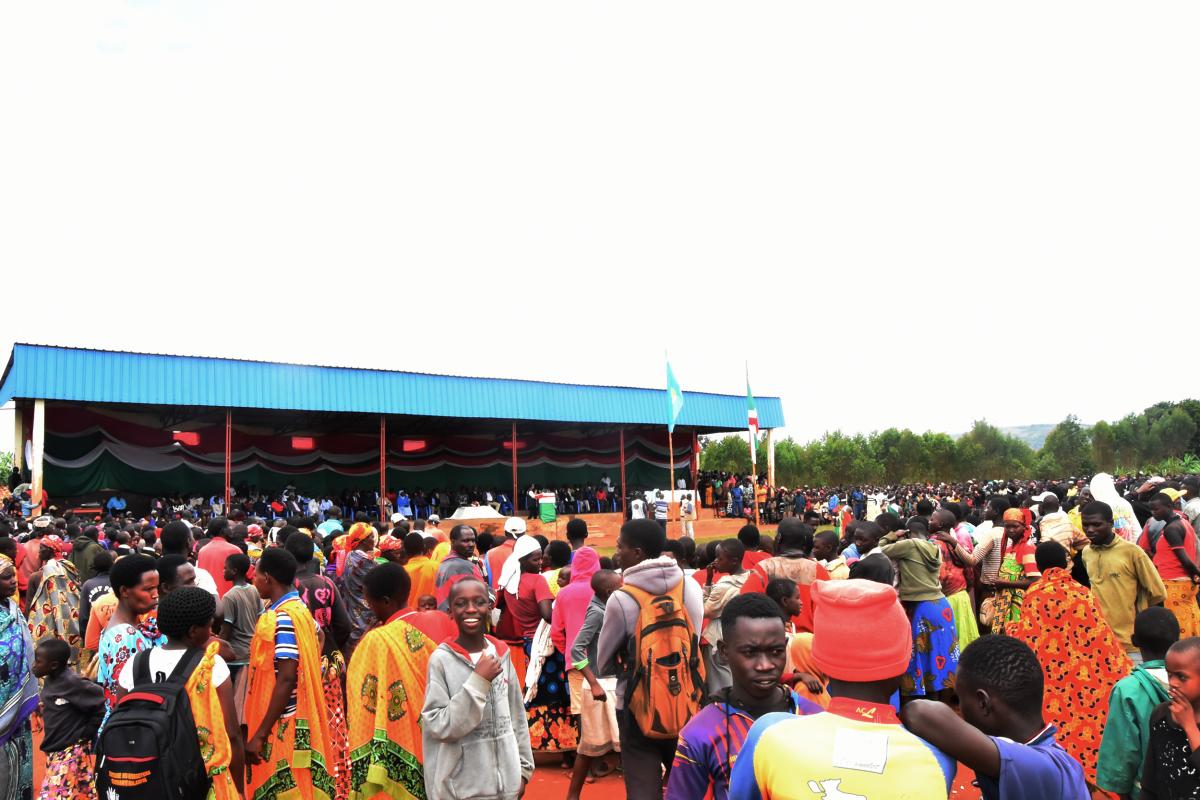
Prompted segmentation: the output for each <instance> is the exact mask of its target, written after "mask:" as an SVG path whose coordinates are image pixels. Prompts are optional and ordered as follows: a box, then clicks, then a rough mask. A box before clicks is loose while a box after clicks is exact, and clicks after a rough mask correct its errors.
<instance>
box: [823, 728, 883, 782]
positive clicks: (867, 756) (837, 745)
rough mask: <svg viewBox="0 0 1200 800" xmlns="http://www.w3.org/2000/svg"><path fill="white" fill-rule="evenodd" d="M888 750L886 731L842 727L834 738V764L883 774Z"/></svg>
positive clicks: (840, 767) (841, 767)
mask: <svg viewBox="0 0 1200 800" xmlns="http://www.w3.org/2000/svg"><path fill="white" fill-rule="evenodd" d="M887 750H888V735H887V733H886V732H884V731H856V730H851V729H848V728H841V729H839V730H838V732H837V734H836V735H835V736H834V739H833V766H835V767H838V768H839V769H852V770H856V771H858V772H874V773H875V774H876V775H882V774H883V768H884V767H885V766H887Z"/></svg>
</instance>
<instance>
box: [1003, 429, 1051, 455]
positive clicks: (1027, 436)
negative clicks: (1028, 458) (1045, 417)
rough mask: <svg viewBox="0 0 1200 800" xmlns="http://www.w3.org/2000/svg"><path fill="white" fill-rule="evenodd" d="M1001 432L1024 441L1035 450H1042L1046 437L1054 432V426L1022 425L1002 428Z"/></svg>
mask: <svg viewBox="0 0 1200 800" xmlns="http://www.w3.org/2000/svg"><path fill="white" fill-rule="evenodd" d="M1001 431H1003V432H1004V433H1007V434H1008V435H1010V437H1013V438H1015V439H1020V440H1021V441H1024V443H1025V444H1027V445H1028V446H1031V447H1033V449H1034V450H1042V445H1044V444H1045V441H1046V437H1048V435H1049V434H1050V432H1051V431H1054V425H1021V426H1018V427H1015V428H1001Z"/></svg>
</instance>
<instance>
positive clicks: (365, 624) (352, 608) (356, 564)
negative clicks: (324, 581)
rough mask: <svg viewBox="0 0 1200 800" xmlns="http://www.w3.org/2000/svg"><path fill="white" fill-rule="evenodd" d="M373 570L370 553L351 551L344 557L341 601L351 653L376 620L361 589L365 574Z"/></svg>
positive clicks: (373, 561) (372, 558) (373, 563)
mask: <svg viewBox="0 0 1200 800" xmlns="http://www.w3.org/2000/svg"><path fill="white" fill-rule="evenodd" d="M374 568H375V558H374V557H373V556H372V555H371V554H370V553H364V552H363V551H361V550H351V551H350V552H349V553H348V554H347V555H346V568H345V570H343V571H342V576H341V589H342V599H343V600H344V601H345V603H346V611H347V612H348V613H349V615H350V624H351V630H350V644H349V645H348V648H349V649H348V651H347V652H352V651H353V649H354V648H355V647H356V646H357V645H358V642H359V640H360V639H362V637H363V636H364V635H365V634H366V632H367V631H369V630H370V629H371V628H373V627H375V625H376V624H377V623H378V620H376V619H375V615H374V614H372V613H371V607H370V606H368V605H367V595H366V591H365V589H364V588H363V580H364V579H365V578H366V577H367V573H368V572H370V571H371V570H372V569H374Z"/></svg>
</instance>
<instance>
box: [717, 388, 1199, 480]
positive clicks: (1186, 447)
mask: <svg viewBox="0 0 1200 800" xmlns="http://www.w3.org/2000/svg"><path fill="white" fill-rule="evenodd" d="M756 444H757V447H758V468H759V471H760V473H761V472H762V471H764V470H765V469H766V463H767V453H766V436H765V435H763V436H760V437H759V439H758V441H757V443H756ZM700 469H702V470H719V471H723V472H734V473H737V474H739V475H745V474H748V473H749V472H750V448H749V446H748V445H747V443H746V441H745V440H744V439H742V438H740V437H737V436H726V437H723V438H712V437H703V438H702V439H701V451H700ZM1101 471H1103V472H1111V473H1119V474H1126V473H1135V472H1157V473H1165V474H1180V473H1185V472H1187V473H1190V472H1200V400H1190V399H1189V400H1183V401H1181V402H1178V403H1172V402H1163V403H1157V404H1155V405H1153V406H1151V407H1150V408H1147V409H1146V410H1145V411H1143V412H1141V413H1140V414H1129V415H1128V416H1126V417H1124V418H1122V419H1120V420H1117V421H1115V422H1106V421H1103V420H1101V421H1100V422H1097V423H1096V424H1095V425H1093V426H1090V427H1088V426H1086V425H1084V424H1082V423H1081V422H1080V421H1079V418H1078V417H1076V416H1075V415H1073V414H1072V415H1068V416H1067V418H1066V419H1064V420H1063V421H1062V422H1060V423H1058V424H1057V425H1056V426H1054V428H1053V429H1052V430H1051V431H1050V432H1049V433H1048V434H1047V435H1046V441H1045V443H1044V444H1043V445H1042V447H1041V449H1040V450H1034V449H1033V448H1032V447H1030V446H1029V445H1028V444H1026V443H1025V442H1024V441H1022V440H1020V439H1018V438H1016V437H1015V436H1010V435H1008V434H1006V433H1004V432H1003V431H1001V430H1000V429H999V428H997V427H995V426H994V425H990V424H988V422H986V421H985V420H979V421H976V422H975V424H974V425H972V426H971V430H970V431H968V432H967V433H965V434H963V435H962V436H960V437H958V438H957V439H955V438H954V437H953V436H950V435H949V434H945V433H933V432H931V431H926V432H925V433H914V432H913V431H911V430H909V429H907V428H905V429H902V430H901V429H896V428H888V429H887V430H884V431H876V432H873V433H870V434H856V435H854V436H849V435H846V434H844V433H842V432H841V431H833V432H830V433H826V434H825V435H824V436H823V437H821V438H820V439H817V440H814V441H811V442H808V443H805V444H802V443H799V442H796V441H795V440H793V439H792V438H791V437H789V438H787V439H784V440H783V441H779V442H776V443H775V482H776V484H778V485H781V486H796V485H808V486H838V485H845V484H902V483H924V482H927V481H935V482H941V481H960V480H966V479H969V478H979V479H984V480H990V479H1010V478H1037V479H1055V478H1066V477H1070V476H1073V475H1079V476H1085V475H1090V474H1092V473H1094V472H1101Z"/></svg>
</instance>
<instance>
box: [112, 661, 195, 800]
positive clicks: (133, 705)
mask: <svg viewBox="0 0 1200 800" xmlns="http://www.w3.org/2000/svg"><path fill="white" fill-rule="evenodd" d="M203 655H204V651H202V650H198V649H191V650H188V651H187V652H186V653H184V655H183V658H181V659H180V660H179V664H177V665H176V667H175V669H174V670H172V671H171V674H170V675H169V676H168V677H167V680H166V681H165V682H163V683H154V682H153V679H152V678H151V676H150V651H149V650H143V651H142V652H140V653H138V654H137V655H136V656H134V658H133V664H132V669H133V691H131V692H129V694H127V695H125V696H124V697H122V698H121V700H120V701H119V702H118V703H117V705H116V706H115V707H114V708H113V710H112V714H111V715H110V716H109V718H108V722H107V723H105V725H104V730H103V731H102V732H101V733H100V739H99V741H98V743H97V747H96V789H97V794H98V796H100V797H119V798H121V800H205V798H206V797H207V796H208V790H209V787H210V785H211V781H210V780H209V778H208V772H207V770H205V768H204V759H203V758H202V757H201V756H200V742H199V740H198V739H197V737H196V723H195V720H194V719H193V718H192V706H191V703H189V702H188V696H187V691H186V690H185V689H184V686H185V684H186V683H187V681H188V678H190V677H191V675H192V671H193V670H195V668H196V665H197V664H198V663H199V662H200V658H201V657H202V656H203Z"/></svg>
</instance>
